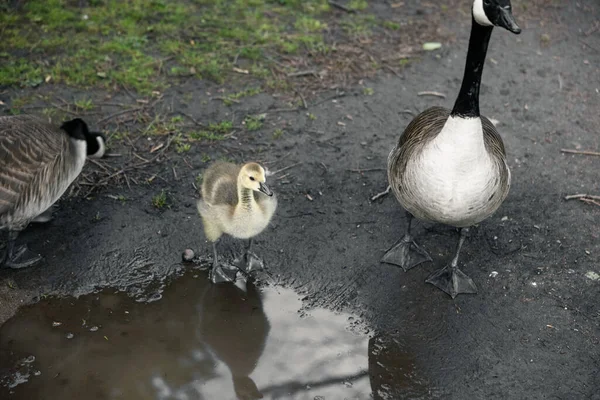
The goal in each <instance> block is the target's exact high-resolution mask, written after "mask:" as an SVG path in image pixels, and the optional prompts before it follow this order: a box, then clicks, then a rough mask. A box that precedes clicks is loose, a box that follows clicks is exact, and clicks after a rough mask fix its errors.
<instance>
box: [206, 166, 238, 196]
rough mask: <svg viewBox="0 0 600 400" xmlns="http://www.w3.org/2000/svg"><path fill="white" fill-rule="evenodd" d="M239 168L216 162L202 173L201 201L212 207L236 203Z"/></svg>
mask: <svg viewBox="0 0 600 400" xmlns="http://www.w3.org/2000/svg"><path fill="white" fill-rule="evenodd" d="M240 169H241V167H240V166H239V165H235V164H232V163H227V162H222V161H217V162H215V163H214V164H212V165H211V166H210V167H208V169H206V171H205V172H204V179H203V181H202V199H203V200H204V201H205V202H207V203H209V204H212V205H217V204H228V205H232V206H234V205H236V204H237V203H238V193H237V178H238V175H239V173H240Z"/></svg>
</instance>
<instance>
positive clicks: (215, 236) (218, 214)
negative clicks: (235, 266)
mask: <svg viewBox="0 0 600 400" xmlns="http://www.w3.org/2000/svg"><path fill="white" fill-rule="evenodd" d="M265 181H266V177H265V170H264V169H263V168H262V167H261V166H260V165H258V164H256V163H247V164H244V165H243V166H239V165H235V164H231V163H225V162H216V163H214V164H212V165H211V166H210V167H209V168H208V169H207V170H206V171H205V172H204V180H203V181H202V200H199V201H198V212H199V213H200V216H201V217H202V222H203V224H204V233H205V234H206V238H207V239H208V240H210V241H211V242H212V244H213V253H214V259H213V269H212V271H211V280H212V281H213V283H218V282H226V281H232V280H233V278H234V277H232V276H228V275H227V274H226V273H225V271H224V270H223V269H222V267H221V266H220V265H219V263H218V257H217V241H218V240H219V238H220V237H221V235H222V234H223V233H227V234H229V235H231V236H233V237H235V238H238V239H249V241H248V246H247V247H246V252H245V254H244V258H243V261H244V263H245V270H246V271H249V269H250V268H249V267H250V264H251V263H250V247H251V246H252V238H253V237H254V236H256V235H258V234H259V233H261V232H262V231H263V230H264V229H265V228H266V227H267V225H268V224H269V221H270V220H271V217H273V213H274V212H275V209H276V208H277V198H276V196H274V195H273V192H272V191H271V190H270V189H269V188H268V187H267V185H265ZM236 273H237V272H236Z"/></svg>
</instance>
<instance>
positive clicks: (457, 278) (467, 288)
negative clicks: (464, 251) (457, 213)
mask: <svg viewBox="0 0 600 400" xmlns="http://www.w3.org/2000/svg"><path fill="white" fill-rule="evenodd" d="M468 232H469V228H461V230H460V238H459V239H458V246H457V247H456V254H455V255H454V258H453V259H452V261H451V262H450V264H449V265H446V266H445V267H444V268H442V269H440V270H438V271H435V272H434V273H433V274H431V275H429V277H428V278H427V280H425V282H427V283H431V284H432V285H434V286H437V287H438V288H439V289H441V290H443V291H444V292H446V293H448V294H449V295H450V297H452V298H455V297H456V296H457V295H458V294H459V293H477V287H476V286H475V283H473V280H472V279H471V278H469V277H468V276H467V275H466V274H465V273H464V272H462V271H461V270H460V269H458V255H459V254H460V249H461V248H462V245H463V243H464V241H465V238H466V237H467V233H468Z"/></svg>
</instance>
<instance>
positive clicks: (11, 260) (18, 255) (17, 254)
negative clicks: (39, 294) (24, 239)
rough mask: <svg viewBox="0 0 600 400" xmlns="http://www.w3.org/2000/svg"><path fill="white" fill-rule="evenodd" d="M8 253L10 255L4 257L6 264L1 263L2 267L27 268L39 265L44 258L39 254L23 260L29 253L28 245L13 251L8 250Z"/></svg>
mask: <svg viewBox="0 0 600 400" xmlns="http://www.w3.org/2000/svg"><path fill="white" fill-rule="evenodd" d="M7 252H8V254H5V256H4V258H5V260H4V262H0V267H3V268H12V269H21V268H27V267H31V266H32V265H34V264H37V263H38V262H39V261H40V260H41V259H42V256H40V255H39V254H35V255H31V256H29V257H27V258H23V255H24V254H25V253H27V252H28V249H27V246H26V245H22V246H19V247H17V248H16V249H13V250H12V251H9V250H8V249H7ZM22 258H23V259H22Z"/></svg>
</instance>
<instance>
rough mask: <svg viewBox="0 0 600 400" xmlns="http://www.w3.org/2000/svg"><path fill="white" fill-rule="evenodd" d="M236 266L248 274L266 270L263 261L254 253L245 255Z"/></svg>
mask: <svg viewBox="0 0 600 400" xmlns="http://www.w3.org/2000/svg"><path fill="white" fill-rule="evenodd" d="M236 264H237V265H238V266H239V268H240V270H242V271H244V272H245V273H246V274H250V273H252V272H255V271H262V270H264V269H265V263H264V262H263V260H262V259H261V258H260V257H258V256H257V255H256V254H254V253H252V252H246V253H244V255H243V256H242V257H241V259H240V260H238V262H237V263H236Z"/></svg>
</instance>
